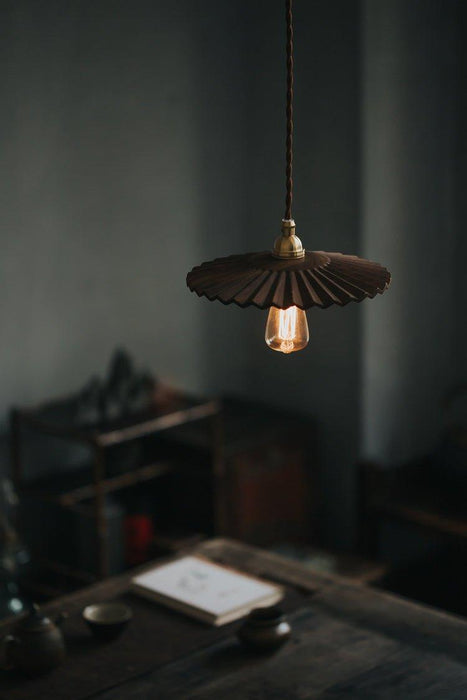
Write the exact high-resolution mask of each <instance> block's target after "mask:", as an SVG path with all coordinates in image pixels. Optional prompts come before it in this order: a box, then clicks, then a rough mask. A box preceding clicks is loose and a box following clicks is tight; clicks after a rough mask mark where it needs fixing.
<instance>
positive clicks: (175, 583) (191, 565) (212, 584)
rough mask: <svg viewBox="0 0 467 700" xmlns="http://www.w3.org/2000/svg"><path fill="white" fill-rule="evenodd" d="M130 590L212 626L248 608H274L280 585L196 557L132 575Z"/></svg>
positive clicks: (236, 615)
mask: <svg viewBox="0 0 467 700" xmlns="http://www.w3.org/2000/svg"><path fill="white" fill-rule="evenodd" d="M131 588H132V590H133V591H134V592H135V593H139V594H140V595H142V596H145V597H146V598H150V599H151V600H155V601H156V602H158V603H163V604H164V605H167V606H168V607H170V608H174V609H175V610H179V611H180V612H184V613H186V614H187V615H191V616H192V617H196V618H197V619H198V620H201V621H203V622H207V623H208V624H211V625H216V626H219V625H225V624H226V623H227V622H232V621H233V620H237V619H239V618H240V617H243V616H244V615H246V614H247V613H248V612H249V611H250V610H251V609H252V608H257V607H263V606H266V605H274V603H277V602H278V601H279V600H280V599H281V598H282V596H283V590H282V588H281V587H280V586H276V585H273V584H271V583H267V582H266V581H261V580H260V579H258V578H254V577H253V576H249V575H247V574H243V573H240V572H239V571H234V570H233V569H230V568H227V567H224V566H220V565H219V564H214V563H213V562H211V561H209V560H207V559H204V558H203V557H199V556H188V557H183V558H182V559H177V560H176V561H173V562H171V563H169V564H163V565H161V566H157V567H155V568H154V569H151V570H150V571H147V572H146V573H144V574H140V575H139V576H135V578H133V579H132V580H131Z"/></svg>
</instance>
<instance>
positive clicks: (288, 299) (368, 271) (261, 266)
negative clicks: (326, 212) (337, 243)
mask: <svg viewBox="0 0 467 700" xmlns="http://www.w3.org/2000/svg"><path fill="white" fill-rule="evenodd" d="M390 281H391V275H390V273H389V272H388V270H387V269H386V268H385V267H382V266H381V265H379V264H378V263H374V262H371V261H370V260H364V259H363V258H359V257H357V256H356V255H343V254H342V253H324V252H321V251H315V252H307V253H305V257H303V258H300V259H296V260H281V259H278V258H275V257H274V256H273V255H272V254H271V253H270V252H268V251H266V252H263V253H247V254H246V255H230V256H229V257H226V258H217V259H216V260H212V261H211V262H206V263H203V264H202V265H199V266H198V267H194V268H193V269H192V270H191V272H189V273H188V275H187V279H186V282H187V285H188V287H189V288H190V289H191V291H192V292H196V294H198V296H205V297H207V298H208V299H209V300H211V301H213V300H215V299H218V300H219V301H221V302H222V303H223V304H237V305H238V306H241V307H246V306H256V307H258V308H259V309H267V308H269V307H271V306H275V307H277V308H279V309H286V308H288V307H289V306H298V308H299V309H309V308H311V307H312V306H318V307H321V308H326V307H328V306H331V305H332V304H338V305H339V306H344V305H345V304H348V302H349V301H362V299H365V298H366V297H370V298H373V297H374V296H375V295H376V294H382V293H383V292H384V290H385V289H387V288H388V286H389V283H390Z"/></svg>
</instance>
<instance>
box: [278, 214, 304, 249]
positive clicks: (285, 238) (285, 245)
mask: <svg viewBox="0 0 467 700" xmlns="http://www.w3.org/2000/svg"><path fill="white" fill-rule="evenodd" d="M272 254H273V255H274V257H275V258H303V257H305V249H304V247H303V245H302V242H301V240H300V239H299V237H298V236H296V235H295V221H294V220H293V219H282V235H281V236H278V237H277V238H276V240H275V242H274V250H273V251H272Z"/></svg>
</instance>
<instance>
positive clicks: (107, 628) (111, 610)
mask: <svg viewBox="0 0 467 700" xmlns="http://www.w3.org/2000/svg"><path fill="white" fill-rule="evenodd" d="M132 616H133V613H132V612H131V608H129V607H128V605H125V604H124V603H95V604H94V605H88V606H87V607H86V608H84V610H83V618H84V620H85V622H86V624H87V625H88V627H89V628H90V630H91V632H92V633H93V635H94V636H95V637H96V639H99V640H100V641H103V642H110V641H111V640H112V639H116V637H118V636H119V635H120V634H121V633H122V632H123V630H124V629H125V627H126V626H127V624H128V622H129V621H130V620H131V618H132Z"/></svg>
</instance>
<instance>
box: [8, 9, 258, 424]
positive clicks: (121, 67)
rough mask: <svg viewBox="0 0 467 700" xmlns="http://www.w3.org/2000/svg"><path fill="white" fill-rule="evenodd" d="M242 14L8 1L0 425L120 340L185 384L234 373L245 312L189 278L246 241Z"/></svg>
mask: <svg viewBox="0 0 467 700" xmlns="http://www.w3.org/2000/svg"><path fill="white" fill-rule="evenodd" d="M243 9H244V8H243V3H242V2H238V3H237V2H236V3H227V2H226V3H217V2H215V1H214V0H207V2H203V3H202V4H201V3H193V2H191V1H190V0H185V1H181V2H177V3H159V2H156V3H154V2H144V1H141V0H138V1H137V2H132V3H127V2H102V1H101V2H97V3H95V2H90V1H89V2H88V1H86V2H77V1H76V2H67V3H62V2H58V1H56V2H55V1H48V2H31V1H29V0H14V1H13V0H12V1H11V2H6V3H5V2H4V3H2V10H1V18H0V28H1V29H0V31H1V33H2V36H1V42H0V44H1V51H2V58H1V63H2V83H1V93H2V94H1V99H2V105H3V107H2V110H1V113H0V129H1V133H2V135H3V141H2V154H1V158H0V179H1V182H2V187H1V189H0V198H1V201H0V212H1V220H0V226H1V254H0V284H1V296H0V325H1V329H2V343H1V344H0V386H1V399H0V414H1V416H2V417H3V416H4V415H5V410H6V409H7V407H8V406H9V405H11V404H12V403H15V404H21V403H23V402H30V401H34V400H36V399H41V398H44V397H47V396H50V395H54V394H56V393H60V392H62V391H63V392H65V391H69V390H73V389H74V388H75V387H78V386H79V385H80V384H81V383H82V382H83V381H84V380H86V379H87V378H88V377H89V375H90V374H91V373H93V372H96V371H102V370H103V369H104V366H105V364H106V363H107V360H108V357H109V354H110V352H111V351H112V349H113V348H114V347H115V346H116V345H120V344H123V345H124V346H126V347H128V349H129V350H130V351H131V352H133V353H134V355H135V357H136V358H137V359H138V361H139V362H141V363H142V364H144V365H147V366H148V367H151V368H152V369H153V370H154V371H155V372H156V373H158V374H160V375H161V376H163V377H165V378H167V379H168V380H169V381H171V382H172V383H174V384H177V385H179V386H181V387H185V388H188V389H206V388H210V387H211V388H212V387H213V386H215V388H216V390H217V389H218V387H222V388H229V387H234V386H236V385H237V384H238V382H239V380H240V379H241V374H242V371H243V364H244V357H243V351H242V344H240V343H239V344H238V345H237V352H236V353H235V355H233V354H230V353H225V352H221V353H220V354H219V352H218V351H219V348H221V349H222V348H223V347H224V346H225V344H226V343H227V342H228V337H227V336H228V332H230V331H234V332H236V331H235V329H236V328H237V327H238V325H239V323H241V321H239V319H240V317H241V313H240V312H237V313H236V311H235V310H233V311H232V313H231V314H230V318H229V324H228V325H227V324H225V323H221V322H220V320H221V316H220V309H217V307H216V306H215V305H209V304H207V303H206V304H202V303H200V302H199V300H197V299H196V298H195V297H192V296H190V295H189V294H188V293H187V290H186V287H185V276H186V273H187V271H188V270H189V269H190V268H191V267H192V266H193V265H194V264H197V263H198V262H200V261H201V260H203V259H206V258H209V257H212V256H217V255H223V254H226V253H228V252H229V250H230V248H231V245H232V241H234V240H235V239H236V238H238V237H239V234H240V236H241V234H242V231H243V208H244V201H245V182H246V179H245V175H244V171H245V168H246V163H245V149H244V131H245V117H246V113H245V104H244V102H245V95H244V91H243V88H242V84H243V83H242V81H243V77H244V63H243V62H244V50H243V41H244V39H243V36H244V19H243ZM237 246H238V248H239V249H241V247H242V243H241V241H238V243H237Z"/></svg>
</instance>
